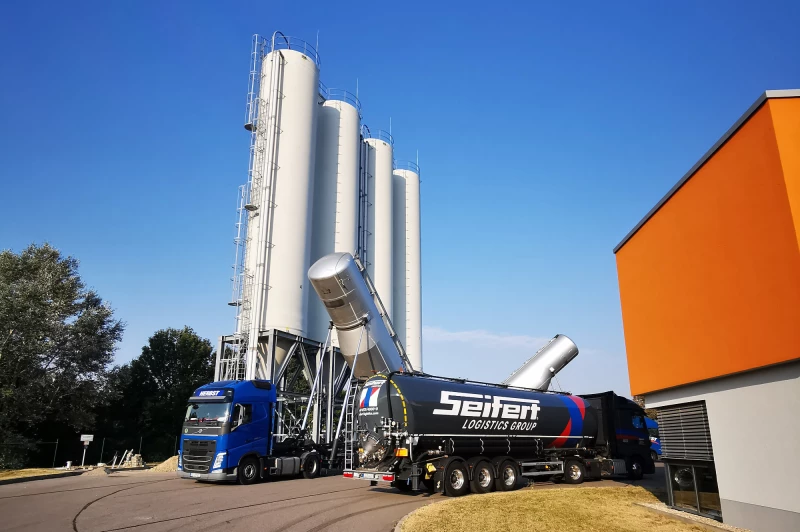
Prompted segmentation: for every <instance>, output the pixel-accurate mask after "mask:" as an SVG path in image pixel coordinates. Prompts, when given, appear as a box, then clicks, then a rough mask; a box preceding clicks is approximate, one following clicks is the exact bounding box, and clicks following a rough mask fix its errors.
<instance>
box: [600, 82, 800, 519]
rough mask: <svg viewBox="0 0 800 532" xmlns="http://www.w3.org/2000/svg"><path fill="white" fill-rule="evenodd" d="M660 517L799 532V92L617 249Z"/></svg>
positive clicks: (683, 184) (761, 105) (730, 142)
mask: <svg viewBox="0 0 800 532" xmlns="http://www.w3.org/2000/svg"><path fill="white" fill-rule="evenodd" d="M614 252H615V254H616V261H617V271H618V277H619V285H620V300H621V306H622V317H623V325H624V329H625V343H626V351H627V357H628V369H629V377H630V384H631V393H633V394H635V395H641V396H643V397H644V401H645V404H646V406H647V408H655V409H656V410H657V411H658V413H659V416H658V417H659V425H660V427H659V430H660V436H661V444H662V452H663V455H662V457H663V460H664V462H665V467H666V472H667V484H668V485H667V489H668V493H669V500H670V504H671V505H672V506H674V507H676V508H681V509H684V510H687V511H692V512H697V513H701V514H705V515H709V516H712V517H715V518H718V519H721V520H723V521H724V522H726V523H729V524H732V525H736V526H741V527H744V528H749V529H751V530H754V531H776V530H800V497H798V496H797V494H798V493H800V477H799V476H798V475H797V474H795V473H794V472H792V471H791V468H790V467H787V466H788V464H789V463H791V462H792V460H793V458H794V453H795V452H796V451H798V450H800V423H799V422H798V421H797V419H798V415H797V413H798V412H799V411H800V90H789V91H768V92H766V93H764V94H763V95H762V96H761V97H760V98H759V99H758V100H757V101H756V102H755V103H754V104H753V105H752V106H751V107H750V108H749V109H748V110H747V112H746V113H745V114H744V115H743V116H742V117H741V118H739V120H737V121H736V122H735V123H734V125H733V126H732V127H731V128H730V129H729V130H728V131H727V132H726V133H725V135H723V137H722V138H721V139H720V140H719V141H718V142H717V143H716V144H715V145H714V146H713V147H712V148H711V149H710V150H709V151H708V152H707V153H706V154H705V155H704V156H703V157H702V158H701V160H700V161H698V163H697V164H696V165H695V166H694V167H693V168H692V169H691V170H690V171H689V172H688V173H687V174H686V175H685V176H683V178H681V180H680V181H679V182H678V183H677V184H676V185H675V186H674V187H673V188H672V189H671V190H670V191H669V192H668V193H667V195H666V196H665V197H664V198H663V199H662V200H661V201H660V202H658V204H656V206H654V207H653V209H651V211H650V212H649V213H648V214H647V215H646V216H645V218H644V219H643V220H642V221H641V222H640V223H639V224H638V225H636V227H634V228H633V230H631V232H630V233H629V234H628V235H627V236H626V237H625V238H624V239H623V241H622V242H621V243H620V244H619V245H618V246H617V247H616V248H615V250H614Z"/></svg>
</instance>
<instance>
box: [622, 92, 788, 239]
mask: <svg viewBox="0 0 800 532" xmlns="http://www.w3.org/2000/svg"><path fill="white" fill-rule="evenodd" d="M777 98H800V89H786V90H769V91H764V93H763V94H761V96H759V97H758V99H757V100H756V101H755V102H754V103H753V105H751V106H750V107H749V108H748V109H747V111H745V112H744V114H743V115H742V116H740V117H739V119H738V120H737V121H736V122H734V124H733V125H732V126H731V127H730V128H729V129H728V131H726V132H725V134H724V135H722V137H720V139H719V140H718V141H717V142H716V143H715V144H714V145H713V146H712V147H711V149H710V150H708V151H707V152H706V153H705V154H704V155H703V156H702V157H701V158H700V160H699V161H697V162H696V163H695V164H694V166H692V167H691V168H690V169H689V171H688V172H686V174H684V176H683V177H682V178H680V180H679V181H678V182H677V183H675V185H674V186H673V187H672V188H671V189H669V192H667V193H666V194H665V195H664V197H663V198H661V199H660V200H659V201H658V203H656V204H655V206H654V207H653V208H652V209H650V210H649V211H648V213H647V214H645V215H644V218H642V219H641V220H640V221H639V223H637V224H636V226H635V227H634V228H633V229H631V230H630V231H629V232H628V234H627V235H625V238H623V239H622V240H621V241H620V243H619V244H617V245H616V247H615V248H614V254H616V253H617V252H618V251H619V250H620V249H621V248H622V246H624V245H625V244H627V243H628V240H630V239H631V238H633V235H635V234H636V233H638V232H639V229H641V228H642V226H643V225H644V224H645V223H647V221H648V220H649V219H650V218H652V217H653V215H654V214H655V213H656V212H658V211H659V209H661V207H663V206H664V204H665V203H666V202H667V201H668V200H669V199H670V198H671V197H672V196H673V195H674V194H675V193H676V192H678V190H679V189H680V188H681V187H682V186H683V185H684V184H685V183H686V182H687V181H688V180H689V179H690V178H691V177H692V176H693V175H694V174H695V173H696V172H697V171H698V170H700V168H701V167H702V166H703V165H704V164H706V162H708V160H709V159H710V158H711V157H712V156H713V155H714V154H715V153H716V152H717V150H719V149H720V148H721V147H722V146H723V145H724V144H725V143H726V142H728V140H729V139H730V138H731V137H732V136H733V135H734V133H736V132H737V131H738V130H739V128H740V127H742V126H743V125H744V124H745V122H747V120H749V119H750V117H751V116H753V114H755V112H756V111H758V110H759V109H760V108H761V106H762V105H764V102H766V101H767V100H771V99H777Z"/></svg>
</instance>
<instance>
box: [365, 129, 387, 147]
mask: <svg viewBox="0 0 800 532" xmlns="http://www.w3.org/2000/svg"><path fill="white" fill-rule="evenodd" d="M367 134H368V135H369V136H367V137H364V138H365V139H378V140H382V141H383V142H388V143H389V145H390V146H394V137H393V136H392V135H391V134H390V133H389V132H387V131H384V130H382V129H379V130H377V131H375V132H374V133H373V132H372V131H370V130H369V129H367Z"/></svg>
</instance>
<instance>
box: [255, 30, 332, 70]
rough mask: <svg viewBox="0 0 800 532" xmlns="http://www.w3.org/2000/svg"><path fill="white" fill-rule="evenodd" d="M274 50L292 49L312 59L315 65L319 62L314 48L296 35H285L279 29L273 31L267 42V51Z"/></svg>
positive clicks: (318, 64)
mask: <svg viewBox="0 0 800 532" xmlns="http://www.w3.org/2000/svg"><path fill="white" fill-rule="evenodd" d="M275 50H294V51H295V52H300V53H302V54H303V55H306V56H308V57H310V58H311V59H313V60H314V63H315V64H316V65H317V66H320V64H321V63H320V58H319V53H317V50H316V48H314V47H313V46H311V45H310V44H308V43H307V42H306V41H304V40H302V39H298V38H297V37H287V36H286V35H284V34H283V33H282V32H280V31H276V32H275V33H273V34H272V38H271V39H270V40H269V42H268V43H267V50H266V51H267V53H269V52H272V51H275Z"/></svg>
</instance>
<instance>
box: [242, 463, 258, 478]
mask: <svg viewBox="0 0 800 532" xmlns="http://www.w3.org/2000/svg"><path fill="white" fill-rule="evenodd" d="M255 476H256V466H254V465H253V464H247V465H246V466H244V477H245V478H247V479H251V478H255Z"/></svg>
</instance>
